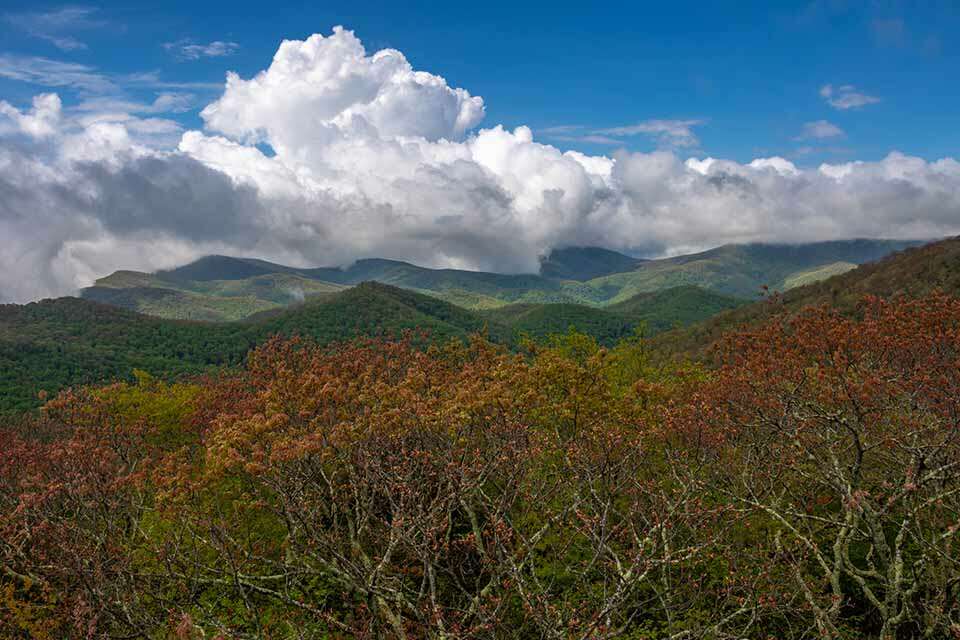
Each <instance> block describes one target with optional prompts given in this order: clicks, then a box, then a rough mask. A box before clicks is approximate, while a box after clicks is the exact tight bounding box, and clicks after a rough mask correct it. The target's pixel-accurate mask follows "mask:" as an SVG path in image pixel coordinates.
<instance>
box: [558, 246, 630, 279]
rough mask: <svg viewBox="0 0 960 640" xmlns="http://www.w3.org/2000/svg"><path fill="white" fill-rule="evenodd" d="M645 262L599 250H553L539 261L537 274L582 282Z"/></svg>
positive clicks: (606, 250) (592, 248) (584, 248)
mask: <svg viewBox="0 0 960 640" xmlns="http://www.w3.org/2000/svg"><path fill="white" fill-rule="evenodd" d="M643 262H646V261H645V260H642V259H640V258H632V257H630V256H627V255H624V254H622V253H618V252H616V251H611V250H609V249H601V248H599V247H567V248H565V249H554V250H552V251H551V252H550V253H549V254H548V255H547V256H546V257H544V258H543V259H541V260H540V275H542V276H543V277H544V278H550V279H553V280H578V281H580V282H585V281H587V280H593V279H594V278H599V277H601V276H606V275H610V274H611V273H621V272H623V271H632V270H633V269H636V268H637V267H638V266H639V265H640V264H642V263H643Z"/></svg>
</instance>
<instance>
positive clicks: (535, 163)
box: [0, 29, 960, 301]
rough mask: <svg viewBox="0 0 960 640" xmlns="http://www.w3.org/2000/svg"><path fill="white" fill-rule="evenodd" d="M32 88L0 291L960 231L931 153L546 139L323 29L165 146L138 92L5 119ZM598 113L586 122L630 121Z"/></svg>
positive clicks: (9, 166) (4, 154) (957, 189)
mask: <svg viewBox="0 0 960 640" xmlns="http://www.w3.org/2000/svg"><path fill="white" fill-rule="evenodd" d="M38 100H39V102H35V103H34V104H33V105H7V106H6V107H5V108H4V114H3V115H0V119H4V121H5V122H7V125H8V126H7V129H3V130H2V131H0V135H2V136H3V142H4V144H0V299H2V300H15V301H24V300H30V299H35V298H37V297H41V296H49V295H62V294H65V293H70V292H73V291H75V290H76V288H77V287H80V286H84V285H87V284H90V282H91V281H92V279H94V278H95V277H98V276H102V275H105V274H107V273H109V272H111V271H113V270H115V269H119V268H126V269H146V270H151V269H157V268H166V267H171V266H174V265H176V264H181V263H183V262H185V261H187V260H189V259H192V258H195V257H198V256H200V255H203V254H206V253H213V252H216V253H228V254H234V255H249V256H258V257H263V258H268V259H273V260H278V261H281V262H287V263H291V264H299V265H338V264H346V263H349V262H351V261H353V260H355V259H357V258H362V257H371V256H382V257H389V258H397V259H406V260H409V261H412V262H415V263H419V264H424V265H428V266H447V267H460V268H471V269H487V270H494V271H501V272H523V271H526V272H531V271H535V270H536V269H537V266H538V264H537V256H538V255H542V254H543V253H544V252H546V251H547V250H549V249H550V248H552V247H559V246H569V245H601V246H606V247H611V248H615V249H621V250H631V251H637V252H643V253H645V254H647V255H656V254H669V253H679V252H685V251H691V250H696V249H703V248H707V247H711V246H716V245H719V244H723V243H727V242H744V241H798V242H799V241H813V240H824V239H835V238H850V237H864V236H867V237H869V236H873V237H877V236H884V237H903V238H907V237H910V238H918V237H919V238H923V237H933V236H941V235H946V234H951V233H957V232H958V231H960V163H957V162H956V161H955V160H953V159H943V160H939V161H936V162H928V161H925V160H923V159H920V158H914V157H910V156H906V155H903V154H900V153H897V152H892V153H890V154H889V155H887V156H886V157H885V158H883V159H881V160H878V161H874V162H850V163H845V164H824V165H822V166H820V167H818V168H815V169H807V168H801V167H797V166H796V165H794V164H793V163H791V162H790V161H788V160H785V159H783V158H779V157H772V158H758V159H755V160H753V161H751V162H749V163H738V162H734V161H731V160H724V159H717V158H688V159H684V158H682V157H681V156H680V155H679V154H678V153H677V151H676V149H661V150H658V151H655V152H652V153H630V152H626V151H623V150H618V151H616V152H615V153H613V154H612V155H610V156H603V155H598V156H588V155H585V154H582V153H578V152H575V151H568V152H563V151H561V150H559V149H557V148H556V147H554V146H551V145H548V144H543V143H541V142H538V141H537V140H536V139H535V138H534V135H533V133H532V131H531V130H530V129H529V128H527V127H523V126H521V127H516V128H514V129H512V130H510V129H506V128H504V127H502V126H490V127H488V128H480V127H481V122H482V118H483V115H484V105H483V101H482V99H481V98H479V97H478V96H473V95H471V94H470V93H469V92H468V91H466V90H465V89H461V88H457V87H455V86H453V85H451V84H449V83H448V82H447V81H446V80H445V79H444V78H441V77H439V76H437V75H434V74H431V73H428V72H425V71H419V70H415V69H413V68H412V66H411V65H410V63H409V61H407V59H406V58H405V57H404V56H403V54H402V53H400V52H399V51H395V50H389V49H388V50H383V51H378V52H368V51H366V50H365V49H364V47H363V45H362V43H361V42H360V40H359V39H358V38H357V37H356V36H355V35H354V34H353V33H351V32H349V31H346V30H343V29H336V30H334V32H333V33H332V34H330V35H328V36H320V35H315V36H311V37H310V38H307V39H306V40H302V41H297V40H293V41H285V42H284V43H283V44H282V45H281V46H280V47H279V49H278V51H277V53H276V55H275V56H274V58H273V60H272V62H271V63H270V65H269V67H267V68H266V69H264V70H263V71H261V72H260V73H258V74H256V75H254V76H253V77H250V78H241V77H240V76H238V75H236V74H229V75H228V77H227V81H226V84H225V86H224V87H223V92H222V94H221V95H220V96H219V98H218V99H216V100H215V101H213V102H212V103H210V104H209V105H208V106H207V107H206V108H205V109H204V110H203V111H202V118H203V121H204V123H205V128H204V130H203V131H184V132H182V135H178V137H179V141H178V143H177V144H176V146H175V147H171V146H169V145H168V143H166V142H164V143H160V142H158V141H157V140H156V139H150V138H149V137H145V136H144V134H143V132H142V129H144V128H149V127H151V126H155V127H158V128H163V127H164V126H168V125H162V124H156V123H155V124H153V125H151V124H149V122H150V120H151V118H153V115H154V114H151V112H150V110H149V109H144V110H142V111H139V112H136V114H134V113H132V111H133V110H132V109H127V110H126V113H127V115H128V116H129V118H128V119H117V118H114V119H103V118H98V117H94V116H96V115H97V114H102V113H103V110H102V109H91V110H89V111H86V112H85V111H82V110H80V109H73V110H70V111H69V116H67V115H65V114H66V113H67V112H68V109H66V108H64V109H62V110H61V115H60V117H59V119H55V118H49V117H47V116H43V117H46V118H47V119H46V120H44V122H46V123H48V125H49V127H52V129H53V131H52V132H46V131H45V132H44V134H43V135H40V136H37V135H33V134H31V133H30V132H29V131H28V129H29V128H30V127H29V126H25V125H24V124H23V123H25V122H28V120H26V119H28V118H40V117H41V114H47V113H52V98H42V99H38ZM158 100H159V98H158ZM175 102H176V101H175V100H172V99H170V100H168V101H167V103H168V106H169V105H170V104H174V103H175ZM153 104H155V103H149V104H148V103H145V104H144V105H142V106H143V107H145V108H146V107H152V106H153ZM100 106H101V107H102V106H103V105H102V104H101V105H100ZM14 112H15V113H14ZM133 118H136V119H133ZM41 119H42V118H41ZM30 122H32V121H30ZM664 122H665V121H664ZM686 122H688V124H687V125H685V126H686V127H687V128H688V129H689V128H691V127H694V126H696V125H695V124H694V123H693V122H690V121H686ZM138 128H139V129H140V130H141V131H140V132H138ZM681 128H682V127H681ZM34 129H35V130H38V131H39V130H42V129H43V127H40V129H36V127H34ZM619 129H622V131H621V132H620V133H618V134H608V135H610V137H611V138H612V139H614V138H616V136H627V135H632V134H631V133H628V132H627V131H626V130H627V129H630V130H631V131H632V130H633V128H628V127H623V128H619ZM666 129H667V127H666V125H664V126H659V125H658V126H657V127H654V128H652V129H651V130H649V131H642V130H639V129H638V130H637V133H642V134H647V135H660V134H661V133H663V134H664V135H668V134H667V133H666ZM674 130H677V129H674ZM177 133H178V134H179V132H177ZM558 133H559V135H564V134H569V133H570V132H569V131H567V132H564V131H560V132H558ZM592 134H593V132H592V131H591V132H589V135H592ZM596 135H605V134H599V133H598V134H596ZM681 138H682V135H681Z"/></svg>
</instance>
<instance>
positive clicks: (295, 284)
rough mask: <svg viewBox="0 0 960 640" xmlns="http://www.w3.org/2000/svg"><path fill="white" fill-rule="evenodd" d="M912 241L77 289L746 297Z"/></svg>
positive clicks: (181, 307) (270, 304)
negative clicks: (367, 287)
mask: <svg viewBox="0 0 960 640" xmlns="http://www.w3.org/2000/svg"><path fill="white" fill-rule="evenodd" d="M914 244H916V243H911V242H903V241H890V240H849V241H836V242H821V243H812V244H801V245H774V244H744V245H725V246H722V247H718V248H716V249H711V250H709V251H704V252H701V253H695V254H690V255H682V256H675V257H670V258H663V259H657V260H644V259H640V258H635V257H631V256H628V255H625V254H622V253H618V252H616V251H611V250H608V249H601V248H596V247H572V248H566V249H559V250H554V251H552V252H551V253H550V254H548V255H546V256H544V257H543V258H541V261H540V273H538V274H500V273H489V272H481V271H465V270H460V269H429V268H426V267H420V266H416V265H413V264H410V263H407V262H401V261H396V260H385V259H379V258H374V259H364V260H358V261H357V262H354V263H353V264H350V265H346V266H344V267H319V268H299V267H290V266H286V265H281V264H275V263H271V262H267V261H264V260H258V259H252V258H236V257H228V256H206V257H204V258H200V259H199V260H196V261H194V262H191V263H190V264H187V265H184V266H182V267H179V268H176V269H172V270H169V271H159V272H157V273H141V272H134V271H118V272H116V273H113V274H111V275H109V276H107V277H105V278H101V279H100V280H98V281H97V282H96V283H95V284H94V286H92V287H88V288H86V289H84V290H83V292H82V294H81V295H82V297H83V298H86V299H88V300H95V301H98V302H103V303H106V304H110V305H114V306H119V307H123V308H126V309H130V310H133V311H139V312H141V313H146V314H149V315H155V316H159V317H164V318H171V319H187V320H209V321H229V320H240V319H244V318H247V317H250V316H254V315H256V314H258V313H261V312H263V311H267V310H270V309H277V308H282V307H285V306H289V305H294V304H298V303H300V302H303V301H304V300H305V299H306V298H311V297H317V296H325V295H329V294H332V293H336V292H337V291H341V290H342V289H343V288H345V287H349V286H354V285H357V284H359V283H361V282H366V281H373V282H380V283H382V284H389V285H393V286H396V287H400V288H403V289H409V290H412V291H416V292H419V293H423V294H426V295H430V296H434V297H437V298H440V299H442V300H445V301H447V302H450V303H453V304H456V305H458V306H461V307H464V308H466V309H472V310H489V309H496V308H499V307H504V306H508V305H513V304H559V303H568V304H569V303H573V304H581V305H586V306H592V307H598V308H607V307H615V306H616V305H618V304H621V303H625V302H627V301H628V300H630V299H631V298H633V297H634V296H636V295H638V294H641V293H650V292H655V291H662V290H665V289H670V288H673V287H689V286H696V287H700V288H703V289H706V290H709V291H711V292H714V293H715V294H720V295H723V296H728V297H733V298H741V299H744V300H750V299H755V298H756V296H757V294H758V292H759V291H760V289H761V287H763V286H768V287H770V288H773V289H777V290H785V289H789V288H792V287H796V286H799V285H803V284H807V283H809V282H815V281H817V280H820V279H823V278H827V277H830V276H832V275H836V274H838V273H843V272H844V271H848V270H850V269H852V268H854V267H855V266H857V265H858V264H863V263H865V262H870V261H873V260H877V259H879V258H881V257H883V256H885V255H887V254H889V253H891V252H893V251H897V250H900V249H903V248H906V247H908V246H912V245H914ZM688 295H689V291H688Z"/></svg>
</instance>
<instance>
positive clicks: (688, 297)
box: [606, 285, 747, 334]
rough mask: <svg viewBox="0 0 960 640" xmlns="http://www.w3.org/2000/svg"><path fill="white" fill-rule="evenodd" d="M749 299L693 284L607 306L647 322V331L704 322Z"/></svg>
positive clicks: (634, 319)
mask: <svg viewBox="0 0 960 640" xmlns="http://www.w3.org/2000/svg"><path fill="white" fill-rule="evenodd" d="M746 303H747V301H746V300H743V299H740V298H734V297H732V296H726V295H723V294H720V293H716V292H714V291H708V290H707V289H703V288H701V287H697V286H693V285H684V286H680V287H672V288H670V289H663V290H660V291H650V292H646V293H638V294H637V295H635V296H633V297H632V298H627V299H626V300H624V301H623V302H618V303H616V304H612V305H610V306H609V307H606V310H607V311H610V312H611V313H615V314H618V315H622V316H626V317H628V318H631V319H632V320H633V321H634V322H638V323H639V322H642V323H644V324H645V325H646V329H647V333H648V334H655V333H660V332H662V331H668V330H670V329H674V328H677V327H686V326H689V325H691V324H694V323H697V322H702V321H703V320H706V319H707V318H711V317H713V316H715V315H717V314H718V313H720V312H722V311H726V310H728V309H735V308H737V307H740V306H743V305H744V304H746Z"/></svg>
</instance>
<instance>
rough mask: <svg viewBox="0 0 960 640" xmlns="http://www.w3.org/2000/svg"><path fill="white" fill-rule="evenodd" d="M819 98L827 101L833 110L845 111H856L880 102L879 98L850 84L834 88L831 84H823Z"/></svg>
mask: <svg viewBox="0 0 960 640" xmlns="http://www.w3.org/2000/svg"><path fill="white" fill-rule="evenodd" d="M820 97H821V98H823V99H824V100H826V101H827V104H829V105H830V106H831V107H833V108H834V109H840V110H841V111H846V110H847V109H857V108H859V107H863V106H866V105H868V104H876V103H877V102H880V98H877V97H875V96H871V95H867V94H865V93H862V92H860V91H858V90H857V88H856V87H855V86H853V85H851V84H845V85H841V86H839V87H834V86H833V85H832V84H825V85H823V86H822V87H820Z"/></svg>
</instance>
